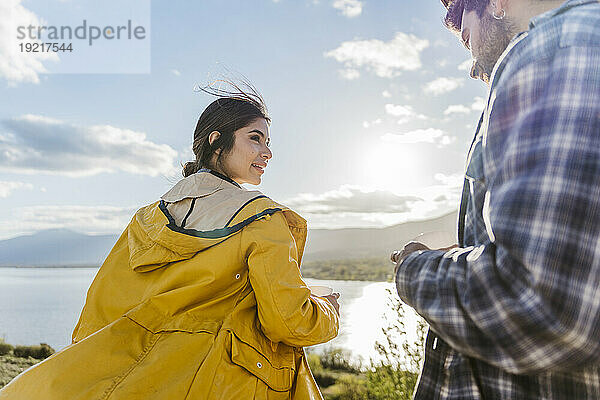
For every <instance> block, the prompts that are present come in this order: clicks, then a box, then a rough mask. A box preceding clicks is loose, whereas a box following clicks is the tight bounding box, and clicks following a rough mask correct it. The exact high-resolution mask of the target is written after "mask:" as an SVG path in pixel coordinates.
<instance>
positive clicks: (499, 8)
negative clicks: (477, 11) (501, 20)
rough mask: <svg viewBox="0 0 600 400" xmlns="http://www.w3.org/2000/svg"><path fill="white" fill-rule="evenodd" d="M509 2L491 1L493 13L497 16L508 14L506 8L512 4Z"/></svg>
mask: <svg viewBox="0 0 600 400" xmlns="http://www.w3.org/2000/svg"><path fill="white" fill-rule="evenodd" d="M509 2H510V1H509V0H492V1H491V2H490V7H491V9H492V14H493V15H497V16H500V15H506V9H507V8H508V7H509V6H510V4H508V3H509Z"/></svg>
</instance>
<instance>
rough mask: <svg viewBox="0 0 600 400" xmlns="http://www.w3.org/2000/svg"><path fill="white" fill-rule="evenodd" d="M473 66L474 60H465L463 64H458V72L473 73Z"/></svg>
mask: <svg viewBox="0 0 600 400" xmlns="http://www.w3.org/2000/svg"><path fill="white" fill-rule="evenodd" d="M472 66H473V60H472V59H470V58H469V59H468V60H465V61H463V62H461V63H460V64H458V70H459V71H467V72H468V71H471V67H472Z"/></svg>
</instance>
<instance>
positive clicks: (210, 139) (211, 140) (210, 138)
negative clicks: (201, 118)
mask: <svg viewBox="0 0 600 400" xmlns="http://www.w3.org/2000/svg"><path fill="white" fill-rule="evenodd" d="M220 137H221V132H219V131H212V132H211V133H210V135H208V144H209V145H210V146H211V147H212V145H213V143H214V142H215V141H216V140H217V139H219V138H220ZM219 151H220V149H219V150H217V152H219Z"/></svg>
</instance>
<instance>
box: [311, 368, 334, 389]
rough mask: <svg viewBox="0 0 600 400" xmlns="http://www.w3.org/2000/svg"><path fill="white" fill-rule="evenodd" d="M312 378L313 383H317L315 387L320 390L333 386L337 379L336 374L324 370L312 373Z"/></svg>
mask: <svg viewBox="0 0 600 400" xmlns="http://www.w3.org/2000/svg"><path fill="white" fill-rule="evenodd" d="M313 376H314V377H315V381H317V385H319V387H320V388H326V387H329V386H331V385H333V384H334V383H335V382H336V381H337V379H338V374H336V373H335V372H330V371H324V370H322V371H319V372H314V371H313Z"/></svg>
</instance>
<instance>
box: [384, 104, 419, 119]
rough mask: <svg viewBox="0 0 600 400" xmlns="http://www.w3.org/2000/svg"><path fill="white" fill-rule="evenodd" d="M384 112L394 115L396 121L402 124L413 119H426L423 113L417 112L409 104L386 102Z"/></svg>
mask: <svg viewBox="0 0 600 400" xmlns="http://www.w3.org/2000/svg"><path fill="white" fill-rule="evenodd" d="M385 112H386V113H388V114H389V115H392V116H394V117H398V118H399V119H398V123H399V124H404V123H407V122H409V121H410V120H413V119H421V120H426V119H427V117H426V116H425V115H423V114H418V113H417V112H415V110H414V109H413V108H412V106H410V105H404V106H403V105H398V104H389V103H388V104H386V105H385Z"/></svg>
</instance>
